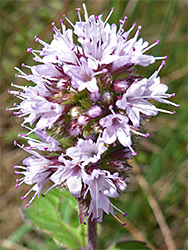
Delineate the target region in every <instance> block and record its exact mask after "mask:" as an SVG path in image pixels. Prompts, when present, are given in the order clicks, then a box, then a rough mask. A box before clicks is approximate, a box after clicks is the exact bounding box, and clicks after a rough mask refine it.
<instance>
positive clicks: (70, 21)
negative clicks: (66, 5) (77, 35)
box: [63, 14, 74, 28]
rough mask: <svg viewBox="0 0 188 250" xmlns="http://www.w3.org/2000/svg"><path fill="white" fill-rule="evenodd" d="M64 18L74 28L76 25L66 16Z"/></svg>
mask: <svg viewBox="0 0 188 250" xmlns="http://www.w3.org/2000/svg"><path fill="white" fill-rule="evenodd" d="M63 17H64V18H65V19H66V20H67V22H68V23H69V24H70V25H71V26H72V27H73V28H74V24H73V23H72V22H71V21H70V20H69V19H68V18H67V17H66V16H65V14H64V15H63Z"/></svg>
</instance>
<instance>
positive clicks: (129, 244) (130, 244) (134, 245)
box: [108, 241, 150, 250]
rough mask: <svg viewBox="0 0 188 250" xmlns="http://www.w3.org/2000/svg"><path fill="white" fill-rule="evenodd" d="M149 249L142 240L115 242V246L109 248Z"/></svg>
mask: <svg viewBox="0 0 188 250" xmlns="http://www.w3.org/2000/svg"><path fill="white" fill-rule="evenodd" d="M121 249H123V250H124V249H125V250H149V249H150V248H148V247H147V246H146V243H145V242H141V241H122V242H118V243H116V244H115V246H113V247H111V248H109V249H108V250H121Z"/></svg>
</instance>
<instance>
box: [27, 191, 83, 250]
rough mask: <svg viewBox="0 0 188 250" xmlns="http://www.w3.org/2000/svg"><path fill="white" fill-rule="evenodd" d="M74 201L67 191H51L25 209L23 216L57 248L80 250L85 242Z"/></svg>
mask: <svg viewBox="0 0 188 250" xmlns="http://www.w3.org/2000/svg"><path fill="white" fill-rule="evenodd" d="M76 204H77V202H76V199H75V198H74V197H72V196H71V194H70V193H69V192H67V191H63V192H60V191H59V190H58V189H54V190H51V191H50V192H49V193H48V194H47V195H46V197H45V198H44V197H40V198H39V199H37V200H35V202H34V203H33V204H32V205H31V206H30V207H29V208H27V209H24V213H25V216H26V218H27V219H28V220H30V221H31V222H32V223H33V225H34V226H35V227H37V228H38V229H40V230H42V231H43V232H46V233H48V234H49V235H51V236H52V238H53V240H54V241H55V242H56V244H57V245H58V246H62V247H66V248H68V249H82V248H83V247H84V244H85V243H84V242H85V232H84V231H83V230H84V228H83V227H84V225H79V223H78V212H77V209H76Z"/></svg>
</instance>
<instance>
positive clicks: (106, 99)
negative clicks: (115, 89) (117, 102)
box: [102, 92, 113, 105]
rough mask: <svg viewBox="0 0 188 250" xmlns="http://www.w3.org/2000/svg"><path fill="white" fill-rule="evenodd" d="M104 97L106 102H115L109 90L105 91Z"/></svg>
mask: <svg viewBox="0 0 188 250" xmlns="http://www.w3.org/2000/svg"><path fill="white" fill-rule="evenodd" d="M102 99H103V102H104V103H105V104H108V105H110V104H112V103H113V98H112V96H111V95H110V93H109V92H106V93H104V95H103V96H102Z"/></svg>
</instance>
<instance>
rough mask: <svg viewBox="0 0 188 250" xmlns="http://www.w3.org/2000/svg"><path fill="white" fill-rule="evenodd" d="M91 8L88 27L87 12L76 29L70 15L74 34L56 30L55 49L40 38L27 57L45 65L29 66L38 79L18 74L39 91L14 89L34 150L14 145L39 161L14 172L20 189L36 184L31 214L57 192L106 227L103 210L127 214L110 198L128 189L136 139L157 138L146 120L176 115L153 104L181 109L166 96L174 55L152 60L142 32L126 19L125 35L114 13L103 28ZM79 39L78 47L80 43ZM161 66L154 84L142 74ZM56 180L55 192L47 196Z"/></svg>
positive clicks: (152, 78)
mask: <svg viewBox="0 0 188 250" xmlns="http://www.w3.org/2000/svg"><path fill="white" fill-rule="evenodd" d="M83 8H84V21H83V20H82V19H81V14H80V9H76V10H77V12H78V18H79V21H77V22H76V23H75V24H73V23H72V22H71V21H70V20H69V19H68V18H67V17H66V16H64V19H65V20H66V21H68V22H69V24H70V25H71V26H72V29H66V27H65V25H64V21H63V20H62V19H61V20H60V22H61V26H62V32H61V31H60V30H59V29H57V28H56V26H55V24H54V23H52V26H53V29H52V30H53V32H54V35H53V39H52V41H51V43H50V44H47V43H45V42H44V41H42V40H41V39H39V38H38V37H37V36H35V41H36V42H39V43H40V44H41V45H42V46H43V48H42V50H41V51H38V50H33V49H32V48H28V50H27V51H28V52H29V53H32V54H33V55H34V58H33V59H34V61H36V62H38V63H39V64H38V65H36V66H27V65H25V64H22V68H29V69H30V71H31V72H30V74H26V73H24V72H23V71H22V70H20V69H18V68H16V70H17V71H18V77H21V78H24V79H25V80H27V81H32V82H33V83H34V86H33V85H32V86H18V85H15V84H12V86H14V87H15V88H18V90H11V91H10V93H11V94H14V96H15V97H17V98H19V99H21V102H20V103H19V104H17V103H14V107H13V108H10V109H9V110H14V113H13V114H14V115H16V117H24V120H23V123H22V127H24V128H26V129H28V131H29V132H28V133H26V134H22V135H21V134H19V135H18V136H19V137H22V138H24V139H26V140H27V143H28V145H27V146H25V145H24V144H22V145H20V144H18V143H17V142H16V141H15V142H14V144H15V145H17V146H19V147H20V148H22V149H24V150H25V151H27V152H28V153H30V154H31V156H29V157H27V158H26V159H25V160H24V161H23V165H24V166H14V168H16V171H15V173H16V174H22V175H23V177H22V178H20V179H17V180H16V188H17V187H18V186H19V185H21V184H22V183H26V184H28V185H33V184H34V185H33V186H32V188H31V189H30V191H29V192H28V193H27V194H26V195H25V196H23V197H22V199H25V198H26V197H27V195H28V194H29V193H30V192H31V191H34V196H33V197H32V198H31V200H30V201H29V203H28V204H26V207H28V206H29V204H30V203H31V202H32V201H33V199H34V198H35V196H38V197H39V195H40V194H42V195H43V196H45V194H46V193H47V192H48V191H49V190H50V189H52V188H54V187H60V188H68V190H69V191H70V193H71V194H72V195H73V196H74V197H75V198H77V199H78V202H79V203H84V207H85V209H84V210H83V211H81V210H80V221H81V222H83V218H84V217H85V220H87V219H88V218H89V217H90V216H91V218H92V219H97V220H98V221H99V222H101V221H102V217H103V211H104V212H105V213H107V214H109V213H111V214H112V215H113V216H115V217H116V215H115V212H114V211H115V210H117V211H119V212H121V210H119V209H118V208H116V207H115V206H114V205H113V204H112V203H111V201H110V200H109V197H114V198H115V197H117V196H118V195H119V193H120V192H122V191H124V190H125V189H126V181H127V171H128V170H130V169H131V167H130V166H129V165H128V163H127V161H126V160H127V159H129V158H131V157H132V156H134V155H136V154H137V153H136V152H135V149H134V143H133V136H134V134H135V135H137V136H144V137H148V136H149V133H143V131H142V130H143V128H142V129H141V128H140V124H141V122H142V120H143V119H145V118H148V117H150V116H155V115H157V113H158V112H159V111H162V112H166V113H169V114H173V113H174V112H170V111H167V110H162V109H159V108H156V107H155V106H154V105H153V104H152V103H151V102H150V101H151V100H155V101H158V102H162V103H166V104H171V105H174V106H176V107H179V105H177V104H174V103H172V102H170V101H169V100H168V99H169V98H170V97H172V96H174V94H166V91H167V89H168V87H167V86H166V85H165V84H163V83H161V82H160V77H159V76H158V74H159V71H160V70H161V68H162V67H163V66H164V65H165V61H164V60H165V59H166V56H165V57H154V56H152V55H146V54H145V52H146V51H148V50H149V49H150V48H152V47H153V46H154V45H157V44H158V43H159V41H157V42H156V43H154V44H152V45H149V44H148V42H147V41H143V39H142V38H139V39H138V36H139V34H140V30H141V26H138V27H137V30H136V33H135V35H134V36H133V37H132V38H130V39H128V37H129V36H130V33H131V32H132V31H133V30H134V29H135V28H136V24H135V23H134V24H133V25H132V27H131V28H130V29H129V30H128V31H125V30H124V23H125V21H126V19H127V17H124V19H123V20H119V28H118V27H117V25H116V24H112V25H110V24H109V23H108V19H109V18H110V16H111V14H112V12H113V9H112V10H111V12H110V13H109V15H108V17H107V18H106V20H105V21H103V20H102V15H99V16H94V15H91V16H90V17H89V16H88V13H87V10H86V7H85V5H84V4H83ZM73 38H74V39H73ZM76 39H77V42H78V43H77V44H75V43H74V42H73V40H76ZM157 59H158V60H162V63H161V65H160V67H159V69H158V70H157V71H155V72H154V73H153V74H152V75H151V76H150V77H149V78H144V77H143V76H139V75H137V74H136V73H135V70H134V67H135V65H140V66H143V67H146V66H148V65H150V64H152V63H154V62H155V61H156V60H157ZM32 134H35V137H33V136H32ZM36 137H37V138H38V139H36ZM47 153H48V154H47ZM48 181H51V182H52V185H51V187H50V188H49V189H48V190H47V191H46V193H44V194H43V193H42V192H43V188H44V185H45V184H46V183H47V182H48ZM114 209H115V210H114ZM121 213H122V214H123V215H126V214H124V213H123V212H121ZM83 214H84V215H85V216H83ZM116 218H117V217H116ZM117 219H118V218H117ZM84 223H85V221H84Z"/></svg>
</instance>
